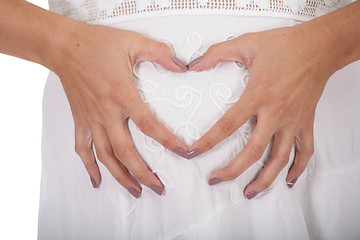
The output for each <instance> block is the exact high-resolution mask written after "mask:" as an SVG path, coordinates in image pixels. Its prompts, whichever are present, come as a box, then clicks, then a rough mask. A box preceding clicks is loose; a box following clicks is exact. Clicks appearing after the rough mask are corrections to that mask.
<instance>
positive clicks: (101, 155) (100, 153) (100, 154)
mask: <svg viewBox="0 0 360 240" xmlns="http://www.w3.org/2000/svg"><path fill="white" fill-rule="evenodd" d="M109 156H110V153H109V152H108V151H106V150H103V149H97V150H96V157H97V159H98V160H99V161H100V162H102V163H103V162H106V160H107V159H109Z"/></svg>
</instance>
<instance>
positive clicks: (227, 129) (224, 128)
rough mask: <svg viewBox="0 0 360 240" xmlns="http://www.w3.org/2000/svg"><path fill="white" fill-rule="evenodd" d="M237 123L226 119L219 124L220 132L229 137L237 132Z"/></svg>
mask: <svg viewBox="0 0 360 240" xmlns="http://www.w3.org/2000/svg"><path fill="white" fill-rule="evenodd" d="M235 126H236V124H235V121H234V120H232V119H229V118H224V119H223V121H221V122H220V123H219V128H220V131H221V132H223V133H225V134H226V135H229V134H230V133H231V132H233V131H234V130H235Z"/></svg>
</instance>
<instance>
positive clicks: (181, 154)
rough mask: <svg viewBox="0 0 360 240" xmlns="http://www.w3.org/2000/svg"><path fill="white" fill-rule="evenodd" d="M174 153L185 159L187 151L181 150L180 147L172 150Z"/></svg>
mask: <svg viewBox="0 0 360 240" xmlns="http://www.w3.org/2000/svg"><path fill="white" fill-rule="evenodd" d="M174 153H176V154H177V155H179V156H181V157H183V158H187V155H188V154H187V151H186V150H185V149H182V148H180V147H177V148H175V149H174Z"/></svg>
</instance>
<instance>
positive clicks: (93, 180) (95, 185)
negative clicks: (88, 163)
mask: <svg viewBox="0 0 360 240" xmlns="http://www.w3.org/2000/svg"><path fill="white" fill-rule="evenodd" d="M90 180H91V184H92V185H93V187H94V188H97V184H96V182H95V179H94V178H93V177H90Z"/></svg>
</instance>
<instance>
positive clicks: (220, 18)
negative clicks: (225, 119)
mask: <svg viewBox="0 0 360 240" xmlns="http://www.w3.org/2000/svg"><path fill="white" fill-rule="evenodd" d="M216 2H217V3H216ZM135 3H136V4H135ZM348 3H349V2H346V1H340V0H339V1H335V0H334V1H330V0H329V1H320V0H318V1H313V2H311V1H310V3H309V1H305V0H304V1H302V0H298V1H291V0H288V1H271V0H252V1H231V0H229V1H225V0H224V1H211V0H209V1H207V0H205V1H204V0H198V1H196V0H191V1H190V0H178V1H170V0H168V1H166V0H165V1H164V0H158V1H154V0H152V1H148V0H138V1H128V0H106V1H105V0H98V1H96V0H93V1H91V0H87V1H85V0H73V1H71V0H67V1H65V0H50V10H52V11H55V12H57V13H60V14H63V15H66V16H70V17H73V18H76V19H78V20H81V21H85V22H88V23H96V24H105V25H109V26H112V27H115V28H120V29H129V30H134V31H137V32H139V33H141V34H143V35H145V36H147V37H151V38H153V39H156V40H161V41H164V42H166V43H167V44H169V46H171V47H172V49H173V51H174V53H175V54H176V56H177V57H179V58H180V59H182V60H184V62H190V61H191V60H192V59H194V58H195V57H197V56H199V55H201V54H203V53H204V52H205V51H206V49H207V48H208V47H209V46H210V45H212V44H214V43H216V42H220V41H224V40H227V39H229V38H232V37H236V36H239V35H241V34H243V33H246V32H256V31H261V30H265V29H271V28H276V27H281V26H292V25H295V24H299V23H301V22H303V21H307V20H310V19H311V18H314V17H317V16H320V15H322V14H326V13H327V12H330V11H332V10H335V9H336V8H338V7H341V6H343V5H345V4H348ZM179 6H182V7H179ZM255 16H257V17H255ZM104 45H106V42H104ZM133 70H134V82H135V84H136V86H137V87H138V89H139V92H140V93H141V96H142V97H143V99H144V101H145V102H146V103H147V104H148V105H149V106H150V108H151V109H152V110H153V112H154V114H155V115H156V117H157V118H158V119H159V120H160V121H161V122H163V123H164V124H165V125H166V126H167V127H168V128H169V129H170V130H171V131H173V132H174V133H175V134H176V135H177V136H179V138H180V139H182V140H183V141H184V142H185V143H186V144H188V145H191V144H192V143H193V142H194V141H195V140H196V139H198V138H199V137H200V136H201V135H203V134H204V133H205V132H206V131H207V130H208V129H209V128H210V127H211V126H212V125H213V124H214V123H215V122H216V120H217V119H219V118H220V117H221V115H222V114H223V113H224V112H225V111H226V109H228V108H229V107H230V106H231V104H233V103H234V102H235V101H236V100H237V99H238V98H239V96H240V95H241V93H242V91H243V89H244V88H245V86H246V84H247V80H248V77H249V73H248V71H247V69H245V68H244V67H242V66H238V65H236V64H235V63H234V62H222V63H219V64H218V65H216V66H215V67H214V68H213V69H211V70H208V71H203V72H192V71H187V72H185V73H173V72H169V71H167V70H164V69H163V68H162V67H161V66H159V65H157V64H155V63H152V62H142V63H139V64H137V65H136V66H134V69H133ZM359 93H360V62H355V63H353V64H351V65H348V66H347V67H345V68H343V69H342V70H340V71H338V72H336V73H335V74H334V75H333V76H332V77H331V79H330V80H329V81H328V83H327V85H326V88H325V90H324V93H323V95H322V97H321V99H320V101H319V104H318V107H317V110H316V117H315V128H314V137H315V153H314V155H313V157H312V158H311V160H310V162H309V164H308V166H307V168H306V170H305V172H304V173H303V174H302V175H301V176H300V178H299V180H298V181H297V183H296V184H295V186H294V187H293V188H292V189H290V188H288V187H287V185H286V181H285V178H286V175H287V172H288V169H289V167H290V165H291V163H292V161H293V157H294V154H293V152H292V153H291V156H290V161H289V164H288V166H287V167H285V169H284V170H283V171H282V172H281V173H280V174H279V176H278V177H277V179H276V180H275V181H274V183H273V184H272V185H271V186H270V188H269V189H268V190H267V191H265V192H263V193H260V194H259V195H257V196H256V197H255V198H253V199H252V200H251V201H249V200H247V199H246V198H245V197H244V195H243V189H244V188H245V186H246V185H247V184H248V183H249V182H250V181H251V180H253V179H254V177H255V176H256V175H257V173H258V172H259V171H260V170H261V169H262V166H263V165H264V163H266V161H267V159H268V153H269V151H268V150H267V151H266V153H265V154H264V156H263V158H262V159H260V160H259V161H258V162H256V163H255V164H254V165H253V166H251V167H250V168H249V169H248V170H247V171H246V172H245V173H243V174H242V175H240V176H239V177H238V178H237V179H236V180H234V181H230V182H223V183H220V184H217V185H214V186H209V185H208V183H207V180H208V177H209V174H210V173H211V171H213V170H214V169H217V168H220V167H222V166H225V165H226V164H227V163H228V162H229V161H230V160H231V159H233V158H234V157H235V155H236V154H237V153H238V152H240V151H241V149H242V148H243V147H244V145H245V144H246V142H247V140H248V138H249V136H250V135H251V131H252V130H253V128H254V126H255V124H256V122H255V120H254V119H250V120H249V121H248V122H247V123H246V124H244V125H243V126H242V127H241V128H240V129H239V130H238V131H236V132H235V133H234V134H233V135H232V136H230V137H229V138H228V139H226V140H224V141H223V142H221V143H220V144H218V145H217V146H216V147H215V148H213V149H212V150H210V151H209V152H206V153H204V154H202V155H200V156H198V157H196V158H194V159H193V160H190V161H189V160H186V159H183V158H181V157H179V156H177V155H175V154H174V153H172V152H170V151H168V150H166V149H164V148H163V147H162V146H161V145H160V144H158V143H157V142H155V141H154V140H152V139H151V138H149V137H147V136H146V135H144V134H143V133H142V132H141V131H139V130H138V128H137V127H136V126H135V125H134V123H133V122H132V121H129V129H130V132H131V135H132V138H133V141H134V145H135V147H136V149H137V150H138V152H139V154H140V155H141V157H142V158H143V159H144V161H146V162H147V163H148V165H149V166H150V168H151V169H152V170H153V171H154V172H155V173H157V175H158V176H159V178H160V179H161V181H162V182H163V183H164V186H165V191H166V192H165V195H164V196H158V195H157V194H155V193H154V192H152V191H151V190H149V189H148V188H147V187H143V190H142V196H141V197H140V198H139V199H135V198H134V197H133V196H132V195H130V193H129V192H128V191H127V190H126V189H125V188H123V187H122V186H121V185H119V184H118V183H117V182H116V180H115V179H114V178H113V177H112V176H111V174H110V173H109V172H108V170H107V169H106V168H105V167H104V166H103V165H102V164H101V163H100V162H99V161H98V164H99V167H100V171H101V174H102V183H101V186H100V188H99V189H94V188H93V187H92V186H91V183H90V181H89V177H88V174H87V172H86V170H85V168H84V166H83V163H82V162H81V159H80V157H79V156H78V155H77V154H76V153H75V151H74V145H75V139H74V124H73V119H72V115H71V110H70V106H69V103H68V100H67V98H66V95H65V93H64V90H63V88H62V85H61V82H60V80H59V78H58V77H57V76H56V75H55V74H54V73H53V72H50V74H49V77H48V80H47V82H46V86H45V89H44V96H43V135H42V163H43V165H42V166H43V167H42V181H41V199H40V211H39V229H38V230H39V231H38V239H41V240H42V239H47V240H48V239H62V240H64V239H65V240H68V239H69V240H70V239H71V240H72V239H74V240H82V239H86V240H108V239H346V240H348V239H360V227H359V224H360V207H359V205H358V204H359V203H360V187H359V183H360V174H359V172H358V171H359V170H360V125H359V123H360V108H359V107H358V106H357V103H359V102H360V94H359Z"/></svg>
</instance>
